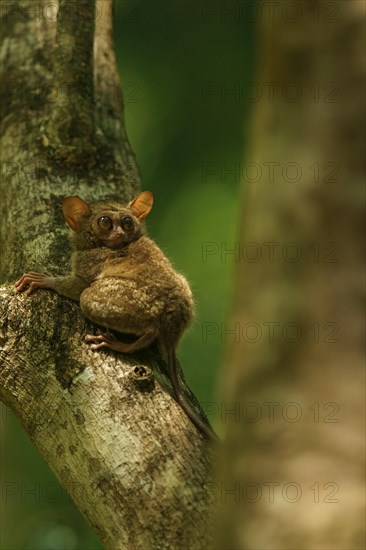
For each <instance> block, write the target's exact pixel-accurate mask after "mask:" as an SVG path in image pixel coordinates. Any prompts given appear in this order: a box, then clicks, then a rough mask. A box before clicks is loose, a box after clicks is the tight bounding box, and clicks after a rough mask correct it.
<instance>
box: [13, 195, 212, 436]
mask: <svg viewBox="0 0 366 550" xmlns="http://www.w3.org/2000/svg"><path fill="white" fill-rule="evenodd" d="M152 204H153V197H152V194H151V193H150V192H148V191H145V192H143V193H140V194H139V195H138V196H137V197H136V198H135V199H134V200H132V201H131V202H130V203H129V204H128V205H127V206H126V205H123V204H120V203H118V202H115V201H103V202H98V203H95V204H91V205H89V204H87V203H86V202H84V201H83V200H82V199H80V198H79V197H66V198H65V199H64V202H63V213H64V216H65V219H66V221H67V223H68V225H69V226H70V227H71V229H72V230H73V234H72V248H73V254H72V272H71V274H70V275H68V276H66V277H51V276H50V275H44V274H40V273H26V274H24V275H23V276H22V277H21V278H20V279H19V281H17V283H16V288H17V290H18V291H22V290H23V289H24V288H25V287H26V286H27V285H29V288H28V290H27V294H31V293H32V292H33V290H35V289H36V288H52V289H53V290H56V292H58V293H59V294H62V295H64V296H67V297H68V298H71V299H73V300H80V307H81V310H82V312H83V314H84V315H85V316H86V317H87V318H88V319H90V320H91V321H93V322H94V323H97V324H98V325H101V326H103V327H105V328H107V329H112V330H116V331H118V332H122V333H130V334H134V335H136V336H137V340H135V341H134V342H132V343H128V344H127V343H124V342H121V341H119V340H117V338H116V337H115V336H114V335H113V334H111V333H107V334H98V335H87V336H86V337H85V340H86V341H87V342H88V343H89V344H91V348H92V349H93V350H98V349H100V348H110V349H113V350H115V351H119V352H122V353H132V352H134V351H137V350H139V349H142V348H144V347H146V346H148V345H149V344H151V343H152V342H153V341H154V340H157V341H158V342H159V344H160V347H161V349H162V350H163V351H165V352H166V354H167V359H168V367H169V376H170V379H171V382H172V385H173V389H174V391H175V395H176V398H177V401H178V402H179V403H180V404H181V406H182V408H183V409H184V410H185V412H186V413H187V415H188V416H189V418H190V419H191V420H192V421H193V423H194V424H195V425H196V426H197V427H198V428H199V429H200V430H201V431H202V432H203V433H204V434H205V435H206V436H208V437H209V438H210V439H214V438H215V435H214V434H213V432H212V431H211V430H210V428H209V427H208V426H207V425H206V424H205V423H204V422H203V421H202V420H201V419H200V418H199V417H198V415H197V414H196V413H195V412H194V411H193V409H192V408H191V407H190V405H189V403H188V402H187V401H186V399H185V397H184V394H183V393H182V391H181V389H180V387H179V380H178V375H177V362H176V357H175V349H176V347H177V345H178V342H179V340H180V337H181V335H182V333H183V332H184V330H185V329H186V328H187V327H188V325H189V324H190V322H191V320H192V317H193V311H194V304H193V298H192V293H191V290H190V288H189V285H188V283H187V281H186V279H185V278H184V277H183V276H182V275H180V274H179V273H177V272H176V271H175V269H174V268H173V266H172V265H171V263H170V261H169V260H168V259H167V258H166V257H165V256H164V254H163V252H162V251H161V250H160V248H159V247H158V246H157V245H156V244H155V243H154V241H152V240H151V239H149V238H148V237H147V236H146V235H144V234H143V232H142V229H141V222H142V221H143V220H144V219H145V217H146V216H147V215H148V213H149V212H150V210H151V208H152Z"/></svg>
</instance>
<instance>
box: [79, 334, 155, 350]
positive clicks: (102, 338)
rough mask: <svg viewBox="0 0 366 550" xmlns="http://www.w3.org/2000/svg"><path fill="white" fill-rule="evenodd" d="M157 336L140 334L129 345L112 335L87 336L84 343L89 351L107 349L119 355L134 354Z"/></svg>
mask: <svg viewBox="0 0 366 550" xmlns="http://www.w3.org/2000/svg"><path fill="white" fill-rule="evenodd" d="M156 336H157V334H156V333H155V332H146V333H145V334H142V336H140V337H139V338H138V339H137V340H135V342H131V343H129V344H127V343H125V342H121V341H120V340H118V339H117V338H116V337H115V336H114V335H113V334H109V333H108V334H106V333H104V334H96V335H94V334H87V335H86V336H85V341H86V342H87V343H88V344H90V349H92V350H93V351H97V350H99V349H101V348H108V349H111V350H113V351H119V352H120V353H134V352H135V351H138V350H140V349H142V348H146V347H147V346H149V345H150V344H152V342H153V341H154V340H155V338H156Z"/></svg>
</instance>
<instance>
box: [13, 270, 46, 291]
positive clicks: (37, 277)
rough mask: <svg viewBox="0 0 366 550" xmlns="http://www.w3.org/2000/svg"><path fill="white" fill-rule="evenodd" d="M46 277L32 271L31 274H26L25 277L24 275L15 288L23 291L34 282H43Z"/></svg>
mask: <svg viewBox="0 0 366 550" xmlns="http://www.w3.org/2000/svg"><path fill="white" fill-rule="evenodd" d="M46 277H47V275H44V274H43V273H34V272H33V271H30V272H29V273H24V275H22V276H21V277H20V279H18V281H16V283H15V287H16V288H17V290H18V287H19V290H21V289H22V288H24V287H25V286H26V285H27V284H29V283H31V282H32V281H42V280H44V279H45V278H46Z"/></svg>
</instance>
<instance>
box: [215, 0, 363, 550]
mask: <svg viewBox="0 0 366 550" xmlns="http://www.w3.org/2000/svg"><path fill="white" fill-rule="evenodd" d="M264 4H265V3H263V4H260V5H261V6H262V8H263V10H264V9H265V8H264ZM276 4H277V7H276V8H275V12H274V15H273V17H272V19H270V18H269V16H267V17H262V19H261V26H260V33H259V58H258V66H259V73H258V74H257V82H259V83H261V84H262V85H263V83H265V84H266V86H267V89H268V96H267V97H266V98H264V97H262V98H261V100H259V101H258V102H257V103H256V105H255V107H254V110H253V118H252V123H251V126H250V130H249V143H250V148H249V151H248V154H247V162H251V163H253V169H260V170H262V174H266V177H263V178H262V179H261V181H260V183H255V182H254V183H251V182H250V181H247V182H246V183H245V189H244V192H243V194H242V219H243V223H242V226H241V229H240V235H239V241H240V258H239V259H238V258H237V261H238V265H237V276H236V290H235V295H234V307H233V315H232V319H231V322H230V327H228V328H230V329H231V330H234V331H235V335H234V336H232V345H231V346H230V349H229V351H228V355H227V360H226V368H225V370H224V372H223V375H222V376H223V377H224V382H225V385H226V393H225V394H224V397H223V403H222V421H225V422H226V421H228V453H227V457H226V461H225V469H224V471H225V472H227V471H230V475H224V476H223V480H222V485H219V486H218V489H217V498H218V499H219V500H220V502H222V503H223V504H225V506H224V508H225V515H224V523H223V528H224V530H223V535H222V536H223V538H222V539H221V542H220V543H219V545H218V547H219V548H221V547H223V544H224V543H225V548H230V549H234V548H243V549H250V550H254V549H258V550H265V549H279V548H281V549H283V550H287V549H288V550H290V549H291V550H292V549H294V548H297V549H307V550H308V549H317V550H318V549H329V548H332V549H345V548H352V549H361V548H364V538H363V537H364V533H363V527H364V516H363V512H362V510H363V504H364V471H363V457H364V452H363V450H364V430H363V428H364V418H365V416H364V372H363V352H364V345H363V338H364V333H363V330H362V328H361V327H362V326H363V319H364V291H363V269H364V264H363V257H364V247H363V244H364V243H363V235H364V224H363V211H362V206H363V188H362V183H363V169H364V162H363V158H364V150H365V149H364V147H365V141H364V114H365V112H364V98H365V88H364V83H365V61H364V49H363V48H364V44H365V40H364V9H365V6H364V3H363V2H358V1H352V0H351V1H347V2H328V3H316V2H308V1H301V2H293V3H288V2H284V1H283V2H278V3H276ZM290 4H291V6H292V7H291V6H290ZM263 13H264V12H263ZM267 13H268V12H267ZM254 179H255V177H253V180H254ZM223 541H224V542H223Z"/></svg>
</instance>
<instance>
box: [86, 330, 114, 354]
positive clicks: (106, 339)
mask: <svg viewBox="0 0 366 550" xmlns="http://www.w3.org/2000/svg"><path fill="white" fill-rule="evenodd" d="M85 342H87V343H88V344H90V349H92V350H94V351H95V350H98V349H100V348H109V349H113V350H114V351H119V344H120V342H119V341H118V340H117V338H116V337H115V336H114V335H113V334H87V335H86V336H85Z"/></svg>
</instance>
